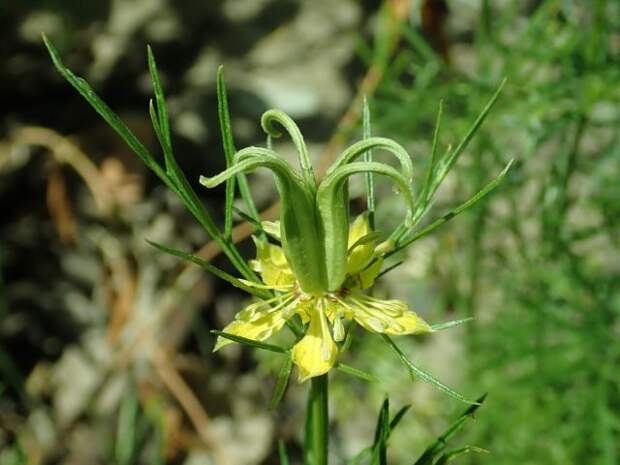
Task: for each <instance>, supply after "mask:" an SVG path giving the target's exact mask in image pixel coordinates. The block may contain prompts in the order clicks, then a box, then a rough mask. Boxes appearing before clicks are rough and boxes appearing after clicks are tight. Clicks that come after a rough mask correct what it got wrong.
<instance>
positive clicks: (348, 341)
mask: <svg viewBox="0 0 620 465" xmlns="http://www.w3.org/2000/svg"><path fill="white" fill-rule="evenodd" d="M356 327H357V325H354V324H350V325H349V326H348V327H347V333H346V335H345V336H344V342H343V343H342V346H341V347H340V353H344V352H346V351H347V350H349V349H350V348H351V344H352V343H353V331H355V328H356Z"/></svg>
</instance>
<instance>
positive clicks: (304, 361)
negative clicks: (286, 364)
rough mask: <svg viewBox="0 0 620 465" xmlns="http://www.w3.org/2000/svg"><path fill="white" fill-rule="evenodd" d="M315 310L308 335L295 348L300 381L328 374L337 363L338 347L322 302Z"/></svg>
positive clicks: (294, 358) (294, 354)
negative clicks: (333, 338) (330, 330)
mask: <svg viewBox="0 0 620 465" xmlns="http://www.w3.org/2000/svg"><path fill="white" fill-rule="evenodd" d="M318 302H319V304H318V305H317V306H316V307H315V308H314V311H313V312H312V317H311V318H310V325H309V326H308V331H307V332H306V335H305V336H304V337H303V338H302V339H301V341H299V342H298V343H297V344H295V347H293V352H292V356H293V362H294V363H295V365H297V367H298V368H299V381H300V382H301V381H305V380H307V379H308V378H312V377H314V376H320V375H323V374H325V373H327V372H328V371H329V370H330V369H331V368H332V367H333V366H334V364H335V363H336V358H337V356H338V346H337V345H336V344H335V343H334V341H333V340H332V336H331V334H330V332H329V327H328V325H327V318H326V316H325V313H324V311H323V306H322V305H321V301H318Z"/></svg>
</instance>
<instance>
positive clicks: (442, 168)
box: [439, 78, 508, 182]
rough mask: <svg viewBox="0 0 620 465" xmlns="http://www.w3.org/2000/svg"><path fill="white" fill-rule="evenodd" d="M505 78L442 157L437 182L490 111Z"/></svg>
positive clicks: (464, 147) (441, 178)
mask: <svg viewBox="0 0 620 465" xmlns="http://www.w3.org/2000/svg"><path fill="white" fill-rule="evenodd" d="M507 80H508V79H507V78H504V79H502V82H501V83H500V84H499V86H498V87H497V89H496V90H495V92H494V93H493V95H492V96H491V98H490V99H489V101H488V102H487V104H486V105H485V106H484V108H483V109H482V111H481V112H480V114H479V115H478V117H477V118H476V120H475V121H474V124H472V126H471V128H469V131H467V134H465V137H463V139H462V140H461V142H459V145H457V146H456V148H455V149H454V151H452V152H451V153H449V154H447V155H446V157H444V159H443V160H442V163H441V166H440V171H441V172H440V173H439V178H440V181H439V182H441V180H443V178H444V177H445V175H446V174H447V173H448V171H450V169H451V168H452V166H453V165H454V163H456V160H457V159H458V158H459V156H460V155H461V154H462V153H463V151H464V150H465V149H466V148H467V146H468V145H469V142H470V141H471V139H472V138H473V137H474V134H476V132H477V131H478V129H479V128H480V126H481V125H482V123H483V122H484V120H485V119H486V117H487V115H488V114H489V112H490V111H491V108H493V105H495V102H496V101H497V98H498V97H499V94H500V93H501V92H502V90H503V89H504V86H505V85H506V81H507Z"/></svg>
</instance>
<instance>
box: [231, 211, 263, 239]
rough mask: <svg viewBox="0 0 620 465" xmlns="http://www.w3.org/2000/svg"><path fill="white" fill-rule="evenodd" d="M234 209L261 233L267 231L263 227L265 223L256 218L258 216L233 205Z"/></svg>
mask: <svg viewBox="0 0 620 465" xmlns="http://www.w3.org/2000/svg"><path fill="white" fill-rule="evenodd" d="M233 211H234V212H235V213H236V214H237V215H239V216H240V217H241V218H242V219H243V220H244V221H247V222H248V223H250V224H251V225H252V226H254V229H255V230H256V231H258V232H260V233H265V230H264V229H263V223H261V222H260V221H258V220H256V218H254V217H253V216H250V215H248V214H247V213H246V212H244V211H243V210H240V209H239V208H237V207H234V206H233Z"/></svg>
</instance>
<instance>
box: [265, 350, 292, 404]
mask: <svg viewBox="0 0 620 465" xmlns="http://www.w3.org/2000/svg"><path fill="white" fill-rule="evenodd" d="M292 370H293V358H292V357H291V356H290V355H288V356H287V357H286V359H285V360H284V362H283V363H282V367H281V368H280V373H279V374H278V380H277V381H276V386H275V388H274V390H273V395H272V397H271V402H270V403H269V408H270V409H271V410H275V409H276V408H278V405H280V401H281V400H282V397H283V396H284V393H285V392H286V387H287V386H288V380H289V378H290V377H291V371H292Z"/></svg>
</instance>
